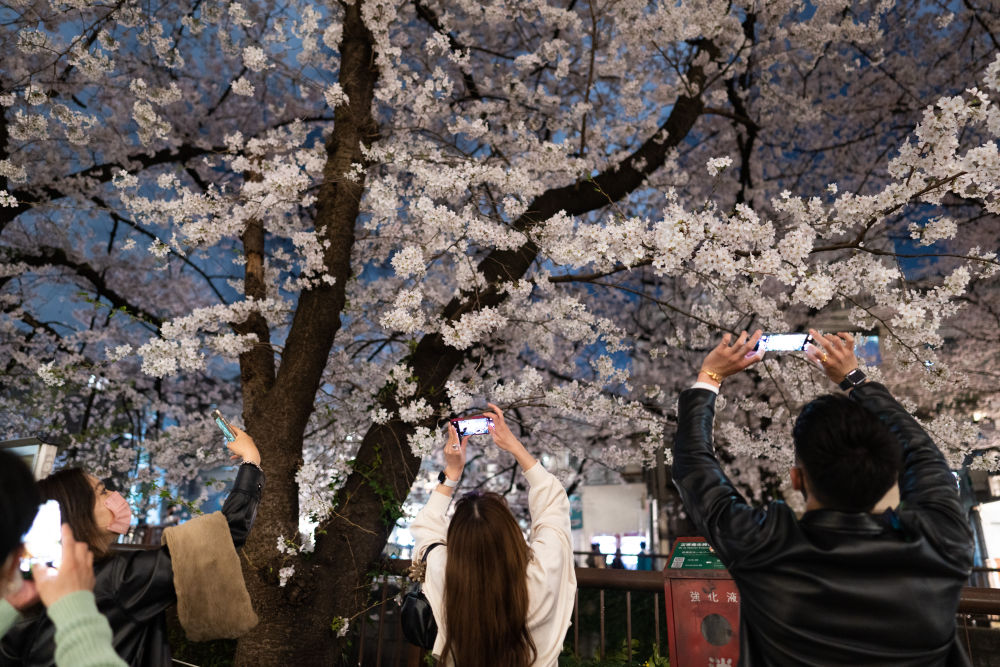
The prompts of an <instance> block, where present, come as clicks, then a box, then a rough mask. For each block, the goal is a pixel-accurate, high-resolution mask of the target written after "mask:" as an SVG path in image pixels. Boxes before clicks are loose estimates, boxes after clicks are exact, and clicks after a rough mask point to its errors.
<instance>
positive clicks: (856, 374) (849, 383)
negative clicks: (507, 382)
mask: <svg viewBox="0 0 1000 667" xmlns="http://www.w3.org/2000/svg"><path fill="white" fill-rule="evenodd" d="M866 379H867V377H866V376H865V374H864V372H863V371H862V370H861V369H860V368H855V369H854V370H853V371H851V372H849V373H848V374H847V375H846V376H845V377H844V379H843V380H841V381H840V384H839V385H837V386H838V387H840V388H841V389H843V390H844V391H848V390H850V389H854V388H855V387H857V386H859V385H862V384H864V382H865V380H866ZM442 474H443V473H442Z"/></svg>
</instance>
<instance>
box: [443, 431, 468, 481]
mask: <svg viewBox="0 0 1000 667" xmlns="http://www.w3.org/2000/svg"><path fill="white" fill-rule="evenodd" d="M468 444H469V436H465V437H464V438H462V439H461V440H459V439H458V431H457V430H456V429H455V425H454V424H452V423H451V422H449V423H448V441H447V442H446V443H445V444H444V474H445V475H447V477H448V479H458V478H459V477H461V476H462V471H463V470H465V448H466V447H467V446H468Z"/></svg>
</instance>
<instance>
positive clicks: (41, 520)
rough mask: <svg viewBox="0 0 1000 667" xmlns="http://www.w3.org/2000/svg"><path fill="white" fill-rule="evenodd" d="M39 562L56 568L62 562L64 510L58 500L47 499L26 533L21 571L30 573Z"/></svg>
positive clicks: (26, 573)
mask: <svg viewBox="0 0 1000 667" xmlns="http://www.w3.org/2000/svg"><path fill="white" fill-rule="evenodd" d="M39 564H45V565H48V566H49V567H54V568H58V567H59V566H60V565H61V564H62V511H61V510H60V508H59V501H58V500H47V501H46V502H44V503H43V504H42V505H41V506H40V507H39V508H38V514H36V515H35V520H34V521H32V522H31V528H29V529H28V532H27V533H25V535H24V556H22V557H21V564H20V567H21V573H22V574H25V575H30V574H31V566H32V565H39Z"/></svg>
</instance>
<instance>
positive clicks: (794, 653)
mask: <svg viewBox="0 0 1000 667" xmlns="http://www.w3.org/2000/svg"><path fill="white" fill-rule="evenodd" d="M811 333H812V335H813V338H814V339H816V341H817V343H818V344H819V346H818V347H812V348H810V350H809V352H808V353H807V354H808V356H809V357H810V358H811V359H812V360H813V361H814V362H815V363H816V364H817V365H818V366H820V367H821V368H822V369H823V370H824V372H825V373H826V375H827V376H828V377H829V378H830V379H831V380H832V381H834V382H836V383H838V384H841V387H842V388H844V389H846V390H849V392H850V394H849V399H840V398H839V397H838V398H834V397H830V396H827V397H821V399H817V401H814V403H817V406H814V407H816V409H820V408H822V409H825V410H830V409H833V410H834V411H836V410H844V415H843V419H841V420H839V423H838V422H837V421H836V420H834V421H830V420H827V423H828V424H832V425H833V429H834V430H835V431H836V432H837V433H842V434H844V438H843V439H844V440H847V441H849V440H850V438H851V436H853V435H856V434H857V433H859V432H871V433H875V434H876V435H875V436H872V437H873V438H875V439H879V438H880V436H878V435H877V434H878V431H879V429H883V431H884V428H885V427H887V428H888V431H889V432H891V434H892V435H893V436H894V437H895V440H896V443H893V442H892V441H891V440H892V438H891V437H890V438H889V439H888V440H886V439H884V438H882V442H880V443H872V442H845V443H844V449H843V452H844V455H843V457H840V458H838V459H831V460H830V461H831V463H830V465H828V466H825V467H824V468H822V469H818V467H817V465H816V463H815V460H816V459H815V457H813V455H812V452H811V451H810V447H811V446H814V447H815V446H817V445H815V443H814V441H816V440H819V439H821V438H819V437H818V436H817V435H816V433H815V432H813V433H810V428H809V427H810V423H809V420H808V419H805V420H804V419H803V418H802V416H800V419H799V422H798V423H797V424H796V429H795V433H794V438H795V445H796V468H793V470H792V482H793V486H795V487H796V488H797V489H798V490H801V491H802V492H803V494H804V495H805V496H806V499H807V506H806V512H805V514H803V515H802V517H801V518H796V516H795V514H794V513H793V512H792V510H791V509H790V508H789V507H788V506H787V505H785V503H783V502H780V501H774V502H771V503H769V504H768V505H767V506H766V507H764V508H754V507H751V506H750V505H749V504H748V503H747V502H746V500H744V499H743V497H742V496H741V495H740V493H739V492H738V491H737V490H736V488H735V487H734V486H733V485H732V483H731V482H730V481H729V479H728V478H727V477H726V475H725V473H724V472H723V471H722V468H721V466H720V464H719V461H718V459H717V458H716V456H715V452H714V448H713V444H712V426H713V421H714V417H715V399H716V395H717V393H718V388H719V386H720V385H721V382H722V380H723V379H724V378H725V377H727V376H729V375H732V374H734V373H737V372H739V371H741V370H743V369H744V368H746V367H747V366H749V365H750V364H752V363H754V362H756V361H758V360H759V359H760V358H761V355H760V354H755V353H754V352H753V350H754V347H755V345H756V343H757V339H758V338H759V337H760V331H758V332H756V333H755V334H754V336H752V337H749V338H748V336H747V334H746V332H743V334H742V335H741V336H740V337H739V339H738V340H737V341H736V343H735V344H733V345H729V341H730V336H729V335H728V334H727V335H726V336H724V337H723V341H722V343H720V344H719V346H718V347H716V348H715V349H714V350H713V351H712V352H711V353H709V355H708V357H706V359H705V362H704V363H703V364H702V370H701V372H700V373H699V376H698V382H696V383H695V386H694V387H692V388H691V389H688V390H686V391H684V392H683V393H682V394H681V396H680V400H679V407H678V426H677V435H676V439H675V443H674V461H673V479H674V484H675V485H676V486H677V488H678V490H679V491H680V494H681V497H682V499H683V500H684V505H685V507H686V509H687V511H688V514H689V516H690V517H691V519H692V521H693V522H694V524H695V525H696V526H697V527H698V529H699V530H700V531H701V532H702V534H703V535H704V536H705V538H706V539H707V540H708V541H709V543H710V544H711V545H712V546H713V548H714V549H715V551H716V553H717V554H718V556H719V558H720V559H721V560H722V562H723V563H724V564H725V565H726V567H727V568H728V569H729V572H730V574H731V575H732V576H733V579H734V580H735V582H736V584H737V586H738V587H739V590H740V598H741V600H740V664H741V665H781V666H784V665H824V666H826V665H876V664H878V665H884V664H892V665H966V664H968V659H967V658H966V657H965V655H964V652H963V651H962V649H961V645H960V644H959V642H958V641H957V638H956V625H955V613H956V609H957V607H958V598H959V595H960V593H961V589H962V586H963V585H964V584H965V581H966V579H967V577H968V575H969V571H970V568H971V566H972V540H971V533H970V531H969V527H968V524H967V522H966V519H965V516H964V515H963V512H962V509H961V505H960V503H959V499H958V494H957V492H956V487H955V479H954V476H953V475H952V474H951V472H950V470H949V469H948V465H947V463H946V462H945V460H944V457H943V456H942V455H941V452H940V451H939V450H938V448H937V447H936V446H935V444H934V443H933V442H932V440H931V438H930V436H928V434H927V433H926V432H925V431H924V430H923V429H922V428H921V427H920V426H919V425H918V424H917V422H916V421H915V420H914V419H913V418H912V417H911V416H910V415H909V414H908V413H907V412H906V410H904V409H903V407H902V406H900V405H899V403H897V402H896V401H895V400H894V399H893V397H892V396H891V395H890V394H889V391H888V390H887V389H886V388H885V387H884V386H883V385H881V384H877V383H874V382H865V380H864V375H863V373H861V371H860V370H859V369H858V368H857V366H858V364H857V360H856V359H855V357H854V352H853V339H852V338H851V336H850V335H849V334H845V333H840V334H837V335H832V334H827V335H825V336H820V335H819V334H818V333H816V332H811ZM841 400H843V401H847V402H848V403H851V404H853V405H844V404H843V403H841V402H840V401H841ZM810 405H812V404H810ZM857 406H860V407H861V408H862V410H860V411H859V410H857ZM852 410H853V413H852V412H851V411H852ZM810 411H811V409H810V406H807V407H806V408H805V409H804V410H803V412H804V413H805V412H810ZM833 414H834V416H836V412H834V413H833ZM807 417H808V415H807ZM821 421H822V420H821ZM826 435H829V434H826ZM827 440H829V438H827ZM883 445H884V447H885V449H883V450H881V453H879V450H880V448H882V446H883ZM899 446H901V448H902V471H901V473H900V474H899V475H898V489H899V498H900V503H899V506H898V508H897V509H895V510H893V509H883V507H882V506H883V505H884V503H882V502H878V499H879V498H882V497H883V495H885V493H886V490H887V488H888V489H890V490H891V489H892V487H893V480H894V479H895V474H893V476H892V479H889V480H888V485H887V487H886V488H881V487H880V486H876V485H874V484H872V483H871V482H868V483H867V486H868V487H869V488H867V489H865V488H863V487H864V486H865V484H863V483H861V484H860V485H859V480H861V482H864V480H868V479H872V478H873V475H872V474H871V471H872V470H873V469H878V468H880V467H881V468H882V469H885V465H884V461H886V460H890V459H892V458H893V454H892V452H893V451H897V452H898V451H899V450H898V447H899ZM893 447H896V448H897V449H896V450H893ZM886 452H888V453H886ZM869 454H871V455H872V456H874V457H875V459H876V461H875V462H874V463H872V462H871V460H868V463H867V464H865V463H861V464H859V465H858V467H857V469H856V470H855V471H854V474H853V475H851V474H850V471H849V466H848V467H847V468H846V469H845V467H844V466H843V465H842V462H843V461H844V460H848V461H850V460H854V458H853V457H855V456H861V457H862V458H863V459H864V458H865V457H867V456H869ZM879 456H882V463H880V462H879V461H878V460H877V459H878V457H879ZM810 460H812V464H811V465H812V468H811V467H810ZM866 466H867V467H866ZM845 470H847V472H845ZM889 470H890V471H891V470H892V468H891V467H890V468H889ZM836 475H841V476H842V477H841V481H842V485H843V486H851V487H853V488H857V489H859V491H858V493H857V494H856V495H855V496H853V497H855V498H859V497H861V496H863V495H865V494H867V495H866V496H865V498H866V499H865V500H863V501H862V504H863V505H864V506H863V507H862V508H859V507H857V506H854V507H847V506H846V505H850V504H855V505H856V503H853V502H852V497H848V499H846V500H842V501H841V502H835V501H831V498H832V497H836V495H837V494H836V489H833V487H830V486H829V484H830V480H831V479H835V478H836ZM875 477H877V475H875ZM820 480H822V484H818V482H820ZM823 484H825V485H827V486H826V489H827V491H826V492H824V491H823V490H822V488H823ZM831 489H832V491H831ZM824 501H825V502H824Z"/></svg>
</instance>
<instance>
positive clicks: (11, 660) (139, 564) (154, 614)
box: [0, 465, 264, 667]
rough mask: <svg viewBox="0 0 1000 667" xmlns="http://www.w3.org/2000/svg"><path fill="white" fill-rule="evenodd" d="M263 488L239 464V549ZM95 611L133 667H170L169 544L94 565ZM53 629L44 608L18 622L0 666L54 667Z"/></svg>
mask: <svg viewBox="0 0 1000 667" xmlns="http://www.w3.org/2000/svg"><path fill="white" fill-rule="evenodd" d="M263 488H264V475H263V473H261V471H260V469H259V468H257V467H255V466H252V465H242V466H240V469H239V472H238V473H237V475H236V482H235V483H234V484H233V489H232V491H230V492H229V497H228V498H226V502H225V504H224V505H223V506H222V513H223V514H224V515H225V516H226V519H227V520H228V521H229V531H230V534H231V535H232V536H233V543H234V544H235V545H236V547H237V548H239V547H241V546H243V543H244V542H246V539H247V535H249V533H250V527H251V526H252V525H253V521H254V518H255V517H256V516H257V504H258V503H259V502H260V496H261V492H262V490H263ZM94 573H95V575H96V579H97V581H96V584H95V586H94V597H95V598H96V600H97V609H98V610H99V611H100V612H101V613H102V614H104V615H105V616H106V617H107V618H108V623H109V624H110V625H111V632H112V634H113V639H112V644H113V645H114V647H115V650H116V651H117V652H118V655H120V656H121V657H122V659H124V660H125V662H127V663H128V664H129V665H131V666H132V667H170V665H171V660H170V646H169V644H168V643H167V627H166V616H165V615H164V610H166V608H167V607H169V606H170V605H172V604H173V603H174V602H176V600H177V597H176V594H175V593H174V573H173V568H172V567H171V564H170V552H169V551H168V550H167V548H166V547H165V546H162V547H159V548H158V549H152V550H148V551H146V550H144V551H127V552H119V553H116V554H114V555H113V556H111V557H109V558H105V559H103V560H101V561H99V562H97V563H95V564H94ZM54 637H55V626H54V625H53V624H52V621H50V620H49V617H48V616H47V615H46V614H45V612H44V609H38V610H37V613H35V614H32V615H29V616H28V617H26V618H23V619H21V620H20V621H19V622H18V623H16V624H15V625H14V626H13V627H12V628H11V629H10V630H9V631H8V632H7V634H6V635H4V637H3V642H2V645H0V667H15V666H17V667H51V666H52V665H54V664H55V643H54Z"/></svg>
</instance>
